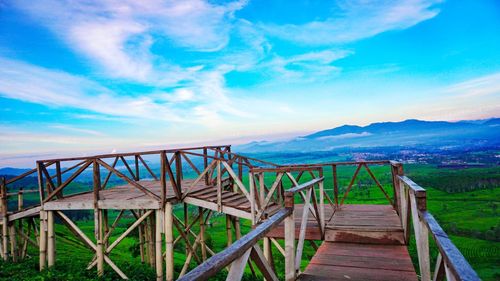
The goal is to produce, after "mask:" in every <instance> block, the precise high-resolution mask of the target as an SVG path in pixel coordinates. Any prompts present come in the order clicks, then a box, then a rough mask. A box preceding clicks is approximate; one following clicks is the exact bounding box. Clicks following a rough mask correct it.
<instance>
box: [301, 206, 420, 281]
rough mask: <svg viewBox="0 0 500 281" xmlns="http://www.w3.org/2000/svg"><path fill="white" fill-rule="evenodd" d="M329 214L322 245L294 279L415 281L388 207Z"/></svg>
mask: <svg viewBox="0 0 500 281" xmlns="http://www.w3.org/2000/svg"><path fill="white" fill-rule="evenodd" d="M332 213H333V210H332V211H331V212H330V216H331V219H330V220H329V222H328V223H327V226H326V232H325V242H323V244H322V245H321V246H320V247H319V249H318V251H317V252H316V254H315V255H314V257H313V258H312V259H311V261H310V262H309V264H308V266H307V268H306V270H305V271H304V272H303V273H302V274H301V275H300V276H299V279H298V280H352V281H353V280H388V281H390V280H418V278H417V274H416V273H415V269H414V267H413V264H412V261H411V258H410V255H409V254H408V250H407V248H406V245H405V243H404V236H403V228H402V226H401V221H400V219H399V217H398V215H397V213H396V211H395V210H394V209H393V207H392V206H389V205H344V206H342V207H341V208H340V209H338V210H337V211H335V213H333V214H332ZM310 223H311V224H313V225H314V221H311V222H310ZM313 229H314V227H313ZM311 232H313V231H311ZM311 236H313V237H314V236H315V235H313V234H311ZM314 238H315V237H314Z"/></svg>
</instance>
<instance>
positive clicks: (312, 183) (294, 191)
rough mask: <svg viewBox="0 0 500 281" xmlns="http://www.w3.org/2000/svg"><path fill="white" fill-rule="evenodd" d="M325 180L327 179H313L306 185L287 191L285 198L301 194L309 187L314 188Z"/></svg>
mask: <svg viewBox="0 0 500 281" xmlns="http://www.w3.org/2000/svg"><path fill="white" fill-rule="evenodd" d="M324 179H325V178H324V177H321V178H315V179H312V180H310V181H308V182H306V183H303V184H301V185H298V186H296V187H293V188H290V189H288V190H287V191H285V197H286V196H293V195H294V194H296V193H298V192H301V191H303V190H304V189H306V188H309V187H311V186H314V185H315V184H317V183H319V182H322V181H323V180H324Z"/></svg>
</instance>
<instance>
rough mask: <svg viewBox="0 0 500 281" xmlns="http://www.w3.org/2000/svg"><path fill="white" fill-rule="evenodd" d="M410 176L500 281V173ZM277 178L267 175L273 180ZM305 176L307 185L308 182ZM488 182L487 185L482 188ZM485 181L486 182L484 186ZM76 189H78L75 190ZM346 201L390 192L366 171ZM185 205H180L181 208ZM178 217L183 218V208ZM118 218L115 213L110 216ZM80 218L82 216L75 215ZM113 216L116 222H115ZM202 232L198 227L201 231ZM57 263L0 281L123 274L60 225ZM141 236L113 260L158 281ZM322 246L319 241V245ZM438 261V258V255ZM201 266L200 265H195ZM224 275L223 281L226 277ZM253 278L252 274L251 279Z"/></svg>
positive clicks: (219, 232) (379, 171) (134, 274)
mask: <svg viewBox="0 0 500 281" xmlns="http://www.w3.org/2000/svg"><path fill="white" fill-rule="evenodd" d="M371 169H372V171H373V173H374V174H375V175H376V176H377V179H379V180H380V183H381V184H382V185H383V186H384V189H385V190H386V192H387V193H388V194H389V196H391V197H392V182H391V178H390V175H391V174H390V169H389V168H388V167H382V166H380V167H378V166H373V167H371ZM354 170H355V167H339V169H338V174H339V186H340V191H339V194H343V193H344V190H345V189H346V187H347V186H348V185H349V182H350V180H351V177H352V174H353V173H354ZM405 172H406V173H407V174H408V175H409V176H410V177H411V178H412V179H413V180H414V181H415V182H417V183H418V184H420V185H421V186H423V187H424V188H426V189H427V194H428V195H427V196H428V209H429V210H430V212H431V213H432V214H433V215H434V216H435V217H436V219H437V220H438V221H439V223H440V224H441V226H442V227H443V228H444V230H445V231H446V232H447V233H448V234H449V235H450V237H451V239H452V241H453V242H454V243H455V245H456V246H457V247H458V248H459V249H460V251H461V252H462V253H463V254H464V256H465V257H466V259H467V260H468V261H469V262H470V263H471V265H472V267H473V268H474V269H475V270H476V271H477V272H478V274H479V275H480V277H481V278H482V279H483V280H500V268H499V267H498V265H499V264H500V243H499V241H500V220H499V219H498V218H499V212H500V210H498V207H499V205H500V199H499V198H500V188H499V184H498V182H499V179H500V169H499V168H498V167H495V168H481V169H478V168H470V169H461V170H450V169H443V168H437V167H436V166H431V165H406V166H405ZM273 177H274V176H273V175H271V174H269V176H267V177H266V182H271V181H272V179H273ZM307 179H308V178H307V175H304V178H303V181H305V180H307ZM332 182H333V179H332V174H331V172H329V171H325V183H326V184H325V187H326V188H327V189H329V190H328V193H329V194H333V191H332V190H331V186H332ZM478 183H482V184H478ZM483 183H484V184H483ZM75 188H76V187H75ZM346 203H366V204H387V199H386V198H385V197H384V194H383V193H382V192H381V191H380V190H379V189H378V188H377V187H376V185H375V184H374V183H373V181H372V180H371V178H370V176H369V174H368V173H367V172H366V171H365V170H364V169H362V170H361V171H360V173H359V176H358V180H356V181H355V182H354V186H353V188H352V190H351V192H350V193H349V196H348V197H347V199H346ZM179 207H180V206H179ZM176 212H178V215H179V216H182V214H181V211H180V209H177V211H176ZM110 215H111V216H115V215H116V213H115V212H111V213H110ZM190 215H191V216H195V215H196V209H195V208H192V209H191V208H190ZM75 216H76V215H75ZM78 217H79V221H78V225H79V226H80V227H81V228H82V230H84V232H85V233H87V235H88V236H89V237H92V236H93V221H92V216H91V215H88V216H87V215H85V214H84V213H82V214H79V215H78ZM112 219H113V218H110V220H112ZM132 221H133V219H132V217H131V215H128V217H125V219H123V220H122V221H121V222H120V223H119V224H118V228H117V230H116V232H115V235H114V236H113V238H111V241H113V240H114V239H115V238H116V237H117V236H118V235H119V234H120V233H121V232H123V231H124V230H125V229H126V227H127V226H128V225H130V224H131V223H132ZM242 228H243V233H247V232H248V231H250V227H249V225H248V223H246V224H244V225H243V227H242ZM197 231H198V230H197V229H195V232H197ZM207 232H208V235H207V236H208V237H207V240H208V242H207V244H208V246H210V247H211V248H213V249H214V250H215V251H220V250H222V249H223V248H224V247H225V243H226V233H225V220H224V217H223V216H214V217H213V218H212V219H211V220H210V225H209V227H208V229H207ZM56 233H57V240H56V241H57V242H56V243H57V261H56V266H55V268H54V269H51V270H48V271H44V272H42V273H40V272H38V269H37V268H38V254H37V249H34V248H29V254H30V255H29V257H28V258H27V259H25V260H24V261H22V262H19V263H10V262H9V263H4V262H0V280H115V279H117V278H118V276H117V275H116V274H115V273H113V271H112V270H111V269H110V268H109V267H107V268H106V274H105V275H104V276H103V277H102V278H97V276H96V273H95V272H96V271H95V269H94V270H90V271H88V270H85V268H86V267H87V264H88V262H89V261H90V259H91V258H92V252H90V251H89V250H88V249H87V248H85V247H84V246H83V244H82V243H81V242H80V241H78V240H77V238H76V237H75V236H74V235H73V234H72V233H71V232H69V231H68V230H67V229H66V228H65V227H64V226H62V225H57V227H56ZM136 237H137V235H132V236H130V237H128V238H126V239H125V240H124V241H123V242H122V243H120V244H119V246H118V247H117V248H116V249H115V250H113V252H112V254H111V258H112V259H113V260H114V261H115V262H116V264H117V265H118V266H119V267H120V268H121V269H122V270H123V271H124V272H125V273H126V274H127V275H128V276H129V277H130V278H131V279H132V280H146V279H147V280H151V279H154V276H155V273H154V270H153V269H152V268H151V267H149V266H148V265H146V264H141V262H140V257H139V256H138V243H139V241H138V239H137V238H136ZM317 244H318V243H317ZM183 249H184V244H182V243H179V244H177V245H176V256H175V259H176V272H179V271H180V269H181V267H182V264H183V262H184V260H185V257H184V250H183ZM409 251H410V254H411V255H412V257H413V259H414V261H415V264H416V250H415V245H414V243H411V244H410V247H409ZM436 251H437V250H436V246H435V245H434V244H433V243H432V242H431V254H434V255H435V253H436ZM273 254H274V256H275V263H276V266H277V268H278V272H279V273H281V274H282V273H283V270H282V269H283V259H282V257H281V256H280V253H279V252H278V251H276V250H274V251H273ZM313 254H314V250H313V249H312V247H311V246H309V245H307V247H306V248H305V252H304V261H303V264H302V266H303V267H305V266H306V264H307V260H308V258H310V257H312V255H313ZM434 258H435V257H434ZM194 266H196V264H195V262H194V261H193V262H192V263H191V267H194ZM224 275H225V272H221V273H220V274H219V277H221V279H222V278H223V277H224ZM245 278H246V279H247V280H252V275H251V274H250V271H249V270H248V274H247V276H246V277H245Z"/></svg>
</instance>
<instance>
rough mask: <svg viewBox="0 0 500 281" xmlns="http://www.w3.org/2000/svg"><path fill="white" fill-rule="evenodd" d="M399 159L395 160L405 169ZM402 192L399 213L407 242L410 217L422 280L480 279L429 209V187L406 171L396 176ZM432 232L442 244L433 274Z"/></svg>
mask: <svg viewBox="0 0 500 281" xmlns="http://www.w3.org/2000/svg"><path fill="white" fill-rule="evenodd" d="M399 165H400V164H399V163H395V162H394V163H393V166H395V168H396V169H399V171H400V173H402V169H401V168H399ZM396 184H397V190H398V195H399V202H400V205H399V213H400V218H401V223H402V225H403V230H404V233H405V237H406V242H407V243H409V238H410V229H411V228H410V218H411V220H412V222H413V231H414V235H415V240H416V246H417V255H418V265H419V269H420V280H423V281H429V280H434V281H438V280H444V278H445V277H446V280H448V281H452V280H480V278H479V277H478V276H477V274H476V272H475V271H474V269H472V267H471V266H470V264H469V263H468V262H467V260H466V259H465V258H464V256H463V255H462V254H461V253H460V251H459V250H458V249H457V247H456V246H455V245H454V244H453V243H452V242H451V240H450V238H449V237H448V236H447V235H446V233H445V232H444V230H443V229H442V228H441V226H440V225H439V223H438V222H437V221H436V219H434V217H433V216H432V215H431V214H430V213H429V212H428V211H427V202H426V200H427V194H426V191H425V189H423V188H422V187H420V186H419V185H418V184H416V183H414V182H413V181H412V180H411V179H410V178H408V177H406V176H404V175H398V176H397V178H396ZM429 233H430V235H431V237H432V239H433V240H434V242H435V243H436V245H437V247H438V256H437V259H436V265H435V268H434V271H433V274H432V275H431V264H430V253H429Z"/></svg>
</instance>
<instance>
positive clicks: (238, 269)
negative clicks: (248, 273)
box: [226, 249, 252, 281]
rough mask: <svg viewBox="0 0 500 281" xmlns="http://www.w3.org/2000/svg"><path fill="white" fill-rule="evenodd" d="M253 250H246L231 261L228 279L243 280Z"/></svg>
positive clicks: (229, 280) (228, 280)
mask: <svg viewBox="0 0 500 281" xmlns="http://www.w3.org/2000/svg"><path fill="white" fill-rule="evenodd" d="M251 252H252V249H248V250H246V252H245V253H244V254H243V255H242V256H241V257H239V258H237V259H235V260H234V261H233V262H232V263H231V270H229V274H228V275H227V278H226V281H232V280H241V278H242V277H243V273H244V272H245V267H246V265H247V261H248V258H249V257H250V253H251Z"/></svg>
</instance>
